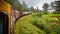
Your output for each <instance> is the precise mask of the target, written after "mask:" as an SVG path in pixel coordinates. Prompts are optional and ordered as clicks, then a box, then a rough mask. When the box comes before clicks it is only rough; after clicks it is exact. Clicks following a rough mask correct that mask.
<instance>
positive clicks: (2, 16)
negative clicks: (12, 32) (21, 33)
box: [0, 11, 8, 34]
mask: <svg viewBox="0 0 60 34" xmlns="http://www.w3.org/2000/svg"><path fill="white" fill-rule="evenodd" d="M7 27H8V15H7V13H5V12H2V11H1V12H0V34H8V28H7Z"/></svg>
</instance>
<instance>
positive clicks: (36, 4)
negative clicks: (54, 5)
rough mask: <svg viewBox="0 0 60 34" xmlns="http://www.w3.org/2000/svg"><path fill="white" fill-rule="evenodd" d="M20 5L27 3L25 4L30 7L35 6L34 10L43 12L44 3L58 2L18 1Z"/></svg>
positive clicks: (42, 0)
mask: <svg viewBox="0 0 60 34" xmlns="http://www.w3.org/2000/svg"><path fill="white" fill-rule="evenodd" d="M18 1H19V2H20V3H22V2H23V1H25V3H26V4H27V5H28V7H31V6H33V7H34V8H36V7H38V8H39V9H40V10H42V6H43V4H44V3H51V2H53V1H56V0H18Z"/></svg>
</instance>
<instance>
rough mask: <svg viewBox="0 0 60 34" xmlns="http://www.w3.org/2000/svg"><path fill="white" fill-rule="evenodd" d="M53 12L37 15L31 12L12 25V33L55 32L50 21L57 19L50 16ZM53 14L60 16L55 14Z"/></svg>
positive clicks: (52, 33) (48, 33) (47, 33)
mask: <svg viewBox="0 0 60 34" xmlns="http://www.w3.org/2000/svg"><path fill="white" fill-rule="evenodd" d="M51 15H52V16H54V15H55V14H48V15H46V14H45V15H42V16H41V15H39V14H31V15H27V16H24V17H22V18H20V19H18V20H17V22H16V24H15V26H14V34H57V33H56V32H55V31H54V29H53V28H54V26H52V25H51V24H50V23H53V22H55V21H58V19H57V18H53V17H51ZM55 16H60V15H59V14H56V15H55Z"/></svg>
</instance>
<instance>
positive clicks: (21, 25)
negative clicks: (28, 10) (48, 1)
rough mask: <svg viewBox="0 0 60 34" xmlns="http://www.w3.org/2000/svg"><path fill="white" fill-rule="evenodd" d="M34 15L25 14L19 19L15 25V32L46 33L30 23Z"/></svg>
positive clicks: (21, 33)
mask: <svg viewBox="0 0 60 34" xmlns="http://www.w3.org/2000/svg"><path fill="white" fill-rule="evenodd" d="M28 17H29V18H33V17H32V16H30V15H29V16H25V17H22V18H21V19H19V20H18V21H17V22H16V24H15V26H14V34H46V33H45V32H44V31H42V30H40V29H38V28H37V27H36V26H35V25H33V24H31V23H30V20H31V19H29V18H28Z"/></svg>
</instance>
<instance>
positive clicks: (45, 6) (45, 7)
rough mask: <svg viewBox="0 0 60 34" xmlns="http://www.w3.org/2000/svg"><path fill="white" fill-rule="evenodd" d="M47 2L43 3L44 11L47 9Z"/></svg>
mask: <svg viewBox="0 0 60 34" xmlns="http://www.w3.org/2000/svg"><path fill="white" fill-rule="evenodd" d="M48 7H49V4H48V3H44V5H43V7H42V8H43V10H44V11H45V12H46V11H47V10H48Z"/></svg>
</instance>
